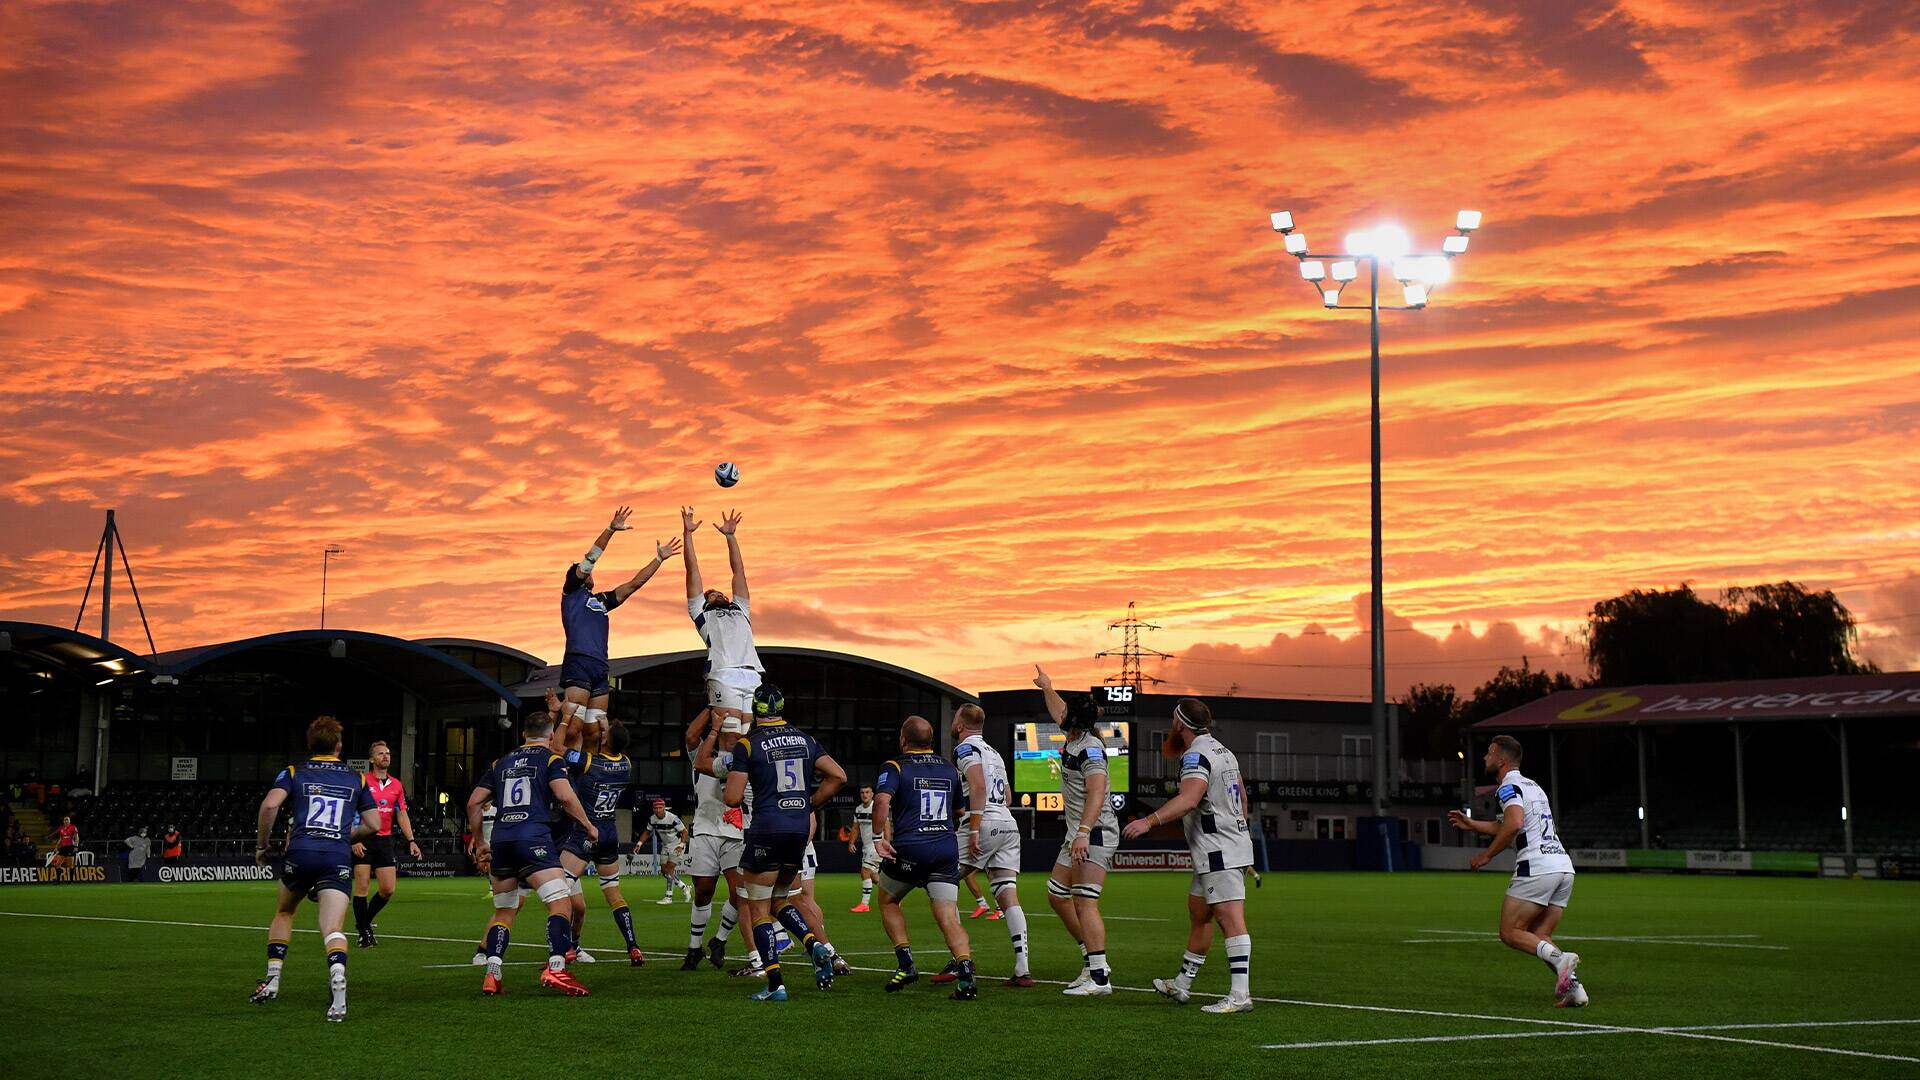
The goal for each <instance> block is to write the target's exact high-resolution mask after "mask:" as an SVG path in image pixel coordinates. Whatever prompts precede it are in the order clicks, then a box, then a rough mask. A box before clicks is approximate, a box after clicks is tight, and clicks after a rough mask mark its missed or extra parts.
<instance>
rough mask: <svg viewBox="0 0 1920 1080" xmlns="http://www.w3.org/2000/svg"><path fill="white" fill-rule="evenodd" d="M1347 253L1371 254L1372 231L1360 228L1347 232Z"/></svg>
mask: <svg viewBox="0 0 1920 1080" xmlns="http://www.w3.org/2000/svg"><path fill="white" fill-rule="evenodd" d="M1347 254H1349V255H1371V254H1373V233H1372V232H1371V231H1369V230H1366V229H1362V230H1361V231H1359V232H1350V233H1348V234H1347Z"/></svg>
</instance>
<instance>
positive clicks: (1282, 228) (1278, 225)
mask: <svg viewBox="0 0 1920 1080" xmlns="http://www.w3.org/2000/svg"><path fill="white" fill-rule="evenodd" d="M1267 219H1268V220H1269V221H1272V222H1273V231H1274V232H1289V231H1291V230H1292V229H1293V211H1291V210H1275V211H1274V212H1273V213H1271V214H1268V215H1267Z"/></svg>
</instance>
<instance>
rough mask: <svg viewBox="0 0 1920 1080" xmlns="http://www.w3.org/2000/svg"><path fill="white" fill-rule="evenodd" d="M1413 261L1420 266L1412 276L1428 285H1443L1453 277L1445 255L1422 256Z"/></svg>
mask: <svg viewBox="0 0 1920 1080" xmlns="http://www.w3.org/2000/svg"><path fill="white" fill-rule="evenodd" d="M1413 261H1414V262H1417V263H1419V264H1420V266H1419V268H1418V270H1417V272H1416V273H1415V274H1414V275H1413V276H1414V277H1416V278H1418V279H1419V280H1421V281H1424V282H1426V283H1427V284H1428V285H1444V284H1446V283H1447V279H1448V278H1450V277H1452V276H1453V265H1452V264H1451V263H1449V262H1447V257H1446V256H1445V255H1423V256H1421V257H1420V258H1418V259H1415V260H1413Z"/></svg>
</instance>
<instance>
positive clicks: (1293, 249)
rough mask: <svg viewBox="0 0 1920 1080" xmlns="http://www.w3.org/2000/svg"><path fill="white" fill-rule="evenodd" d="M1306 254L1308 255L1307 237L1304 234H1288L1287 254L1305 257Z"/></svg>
mask: <svg viewBox="0 0 1920 1080" xmlns="http://www.w3.org/2000/svg"><path fill="white" fill-rule="evenodd" d="M1306 253H1307V237H1306V235H1305V234H1304V233H1288V234H1287V254H1289V255H1305V254H1306Z"/></svg>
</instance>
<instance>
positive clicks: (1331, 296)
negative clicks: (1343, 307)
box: [1320, 289, 1340, 307]
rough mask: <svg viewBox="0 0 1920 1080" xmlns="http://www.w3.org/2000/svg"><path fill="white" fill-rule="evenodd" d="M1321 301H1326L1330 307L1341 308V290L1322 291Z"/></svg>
mask: <svg viewBox="0 0 1920 1080" xmlns="http://www.w3.org/2000/svg"><path fill="white" fill-rule="evenodd" d="M1320 299H1321V300H1323V301H1325V302H1326V305H1327V306H1328V307H1339V306H1340V290H1339V289H1321V290H1320Z"/></svg>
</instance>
